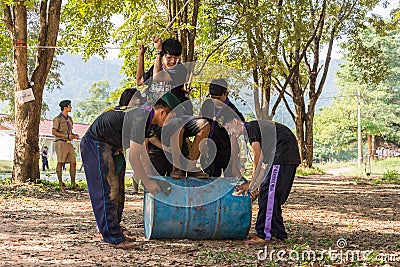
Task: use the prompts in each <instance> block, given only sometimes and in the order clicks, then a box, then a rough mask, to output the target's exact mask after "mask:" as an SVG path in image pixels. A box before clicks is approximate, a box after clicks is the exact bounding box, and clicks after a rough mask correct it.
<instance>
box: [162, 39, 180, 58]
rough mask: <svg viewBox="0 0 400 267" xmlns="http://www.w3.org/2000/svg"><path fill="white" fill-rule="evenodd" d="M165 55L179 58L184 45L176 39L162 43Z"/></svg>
mask: <svg viewBox="0 0 400 267" xmlns="http://www.w3.org/2000/svg"><path fill="white" fill-rule="evenodd" d="M162 51H163V53H164V54H168V55H171V56H177V57H179V56H180V55H182V44H181V42H179V41H178V40H177V39H175V38H169V39H167V40H165V41H164V42H163V43H162Z"/></svg>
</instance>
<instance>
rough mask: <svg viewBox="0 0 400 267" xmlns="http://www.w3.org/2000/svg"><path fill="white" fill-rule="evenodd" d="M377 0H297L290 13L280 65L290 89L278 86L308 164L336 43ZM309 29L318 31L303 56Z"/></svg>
mask: <svg viewBox="0 0 400 267" xmlns="http://www.w3.org/2000/svg"><path fill="white" fill-rule="evenodd" d="M377 2H378V1H336V2H331V1H327V0H324V1H309V2H304V3H303V4H305V5H306V9H304V7H303V9H300V8H299V7H300V6H301V4H302V3H300V2H296V1H295V3H294V4H295V5H294V6H295V8H294V10H293V12H290V13H288V17H289V18H291V19H290V20H289V21H291V25H292V26H291V27H287V28H286V29H289V30H290V31H288V32H286V33H285V36H286V37H287V38H286V39H287V40H285V41H284V42H283V46H282V52H283V53H282V58H283V64H282V65H281V66H282V67H283V70H284V72H281V75H282V76H281V77H282V78H281V79H282V80H283V81H289V87H290V90H288V91H285V90H286V88H282V86H281V85H280V84H279V81H278V86H277V87H278V88H279V87H281V90H280V96H281V97H283V100H284V102H285V105H286V107H287V108H288V110H289V113H290V115H291V116H292V119H293V121H294V122H295V125H296V135H297V140H298V144H299V149H300V156H301V160H302V163H303V165H305V166H307V167H311V166H312V160H313V143H314V142H313V124H314V115H315V106H316V103H317V101H318V98H319V96H320V95H321V93H322V90H323V88H324V85H325V81H326V77H327V74H328V70H329V64H330V60H331V55H332V48H333V44H334V42H335V40H336V39H337V38H338V37H339V36H340V34H341V33H344V31H345V30H348V29H350V28H352V27H357V26H358V24H357V23H359V22H360V20H364V19H365V18H366V13H367V11H369V10H371V9H372V7H373V6H374V5H376V4H377ZM296 3H297V5H296ZM297 6H298V7H297ZM302 10H303V11H302ZM304 10H307V12H304ZM309 29H312V30H313V31H315V32H316V34H314V35H313V36H312V44H311V45H310V47H309V48H308V50H307V53H306V54H305V55H304V56H303V57H302V54H301V51H302V47H304V46H302V45H301V43H300V41H301V40H302V39H303V38H307V36H310V35H311V34H310V33H309V32H310V30H309ZM307 32H308V33H307ZM291 36H295V38H292V37H291ZM300 36H302V37H300ZM324 47H326V48H327V50H326V54H325V55H321V51H322V49H323V48H324ZM299 59H301V60H302V63H301V65H298V67H297V68H295V69H294V70H295V72H294V74H293V77H289V76H288V73H290V72H292V71H293V66H295V64H296V63H297V62H298V60H299ZM285 69H286V70H285ZM281 84H282V83H281ZM278 90H279V89H278ZM286 97H289V98H291V100H292V102H293V104H294V111H291V109H292V108H291V107H290V105H289V104H288V101H287V100H286ZM275 107H276V106H275Z"/></svg>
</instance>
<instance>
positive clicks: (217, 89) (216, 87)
mask: <svg viewBox="0 0 400 267" xmlns="http://www.w3.org/2000/svg"><path fill="white" fill-rule="evenodd" d="M227 90H228V83H227V82H226V81H225V79H222V78H219V79H213V80H212V81H211V83H210V86H209V92H210V95H215V96H220V95H223V94H224V93H226V91H227Z"/></svg>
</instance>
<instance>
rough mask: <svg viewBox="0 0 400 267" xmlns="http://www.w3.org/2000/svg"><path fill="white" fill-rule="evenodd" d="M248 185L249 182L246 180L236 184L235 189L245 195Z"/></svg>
mask: <svg viewBox="0 0 400 267" xmlns="http://www.w3.org/2000/svg"><path fill="white" fill-rule="evenodd" d="M249 187H250V183H249V182H246V183H244V184H241V185H238V186H236V187H235V191H236V192H237V193H238V194H242V193H244V195H245V196H247V194H248V192H249Z"/></svg>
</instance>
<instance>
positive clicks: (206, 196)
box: [143, 176, 251, 239]
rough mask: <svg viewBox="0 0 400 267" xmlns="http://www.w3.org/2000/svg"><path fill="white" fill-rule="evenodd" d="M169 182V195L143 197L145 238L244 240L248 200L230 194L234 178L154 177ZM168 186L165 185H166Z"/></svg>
mask: <svg viewBox="0 0 400 267" xmlns="http://www.w3.org/2000/svg"><path fill="white" fill-rule="evenodd" d="M153 178H154V179H159V180H161V181H164V183H165V181H167V182H169V183H170V188H169V189H170V190H171V191H170V194H169V195H166V194H164V193H162V192H158V193H157V194H156V195H152V194H148V193H145V195H144V202H143V203H144V204H143V205H144V208H143V212H144V232H145V236H146V238H148V239H244V238H245V237H246V236H247V234H248V232H249V229H250V223H251V200H250V197H249V196H244V195H243V194H242V195H239V196H236V195H235V194H233V192H234V188H235V186H236V185H238V184H240V183H242V182H243V180H241V179H236V178H218V179H215V178H209V179H198V178H191V177H190V178H184V179H173V178H171V177H161V176H157V177H153ZM167 184H168V183H167Z"/></svg>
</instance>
